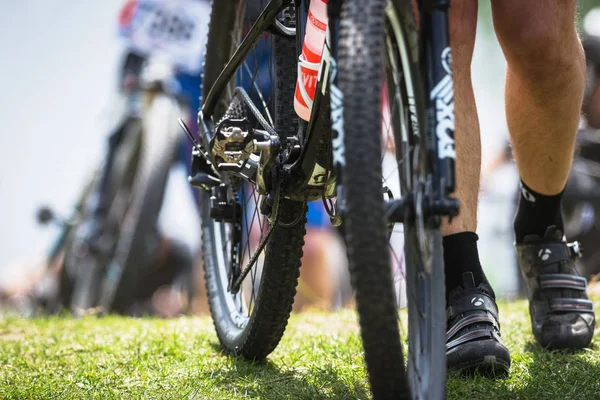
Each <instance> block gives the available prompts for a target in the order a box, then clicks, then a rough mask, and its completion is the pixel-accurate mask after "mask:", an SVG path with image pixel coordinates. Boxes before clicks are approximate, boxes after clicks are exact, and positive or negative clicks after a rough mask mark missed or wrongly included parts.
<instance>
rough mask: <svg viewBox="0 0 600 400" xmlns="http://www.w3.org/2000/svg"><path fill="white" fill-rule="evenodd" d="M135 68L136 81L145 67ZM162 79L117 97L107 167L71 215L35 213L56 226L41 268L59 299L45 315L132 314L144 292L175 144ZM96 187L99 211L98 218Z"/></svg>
mask: <svg viewBox="0 0 600 400" xmlns="http://www.w3.org/2000/svg"><path fill="white" fill-rule="evenodd" d="M130 59H132V58H129V59H128V61H129V60H130ZM133 59H135V57H133ZM134 64H135V62H134ZM137 64H139V65H138V66H137V67H136V68H135V69H136V70H137V69H138V67H139V70H137V71H136V72H135V74H134V75H136V79H138V78H139V76H140V75H143V74H144V72H143V71H145V68H150V67H149V65H147V64H142V63H141V62H138V63H137ZM129 78H132V77H131V76H129ZM167 81H168V77H163V78H161V79H159V78H158V77H156V79H155V78H152V77H151V76H148V77H147V78H146V81H145V83H142V85H141V86H139V85H134V86H132V87H130V88H128V89H127V90H126V91H125V92H124V93H123V96H121V100H122V102H121V103H122V105H123V107H122V109H121V111H120V113H121V115H120V116H119V117H118V118H117V121H118V123H117V124H116V128H115V131H114V132H113V134H112V135H111V140H110V141H111V146H112V147H113V149H112V150H110V151H109V156H108V158H107V160H106V161H105V162H106V163H109V165H110V166H109V167H108V168H107V167H101V168H99V169H98V171H96V172H95V173H94V174H93V175H92V177H91V178H90V179H89V181H88V183H87V184H86V185H85V187H84V190H83V191H82V193H81V195H80V197H79V199H78V201H77V203H76V205H75V208H74V211H73V213H72V215H71V216H70V217H69V218H67V219H61V218H58V217H56V216H55V215H54V213H53V212H52V211H51V210H49V209H46V208H44V209H42V210H40V212H39V213H38V220H39V221H40V222H41V223H47V222H50V221H55V222H58V223H59V225H60V227H61V231H60V234H59V237H58V238H57V240H56V242H55V244H54V245H53V246H52V249H51V251H50V253H49V256H48V265H52V266H54V268H56V269H58V274H59V279H58V281H59V284H58V286H59V287H58V296H57V298H56V299H54V300H50V301H49V304H47V307H48V309H49V311H58V310H60V309H62V308H66V309H68V310H70V311H71V312H72V313H73V314H74V315H77V316H81V315H83V314H85V313H88V312H90V311H98V312H103V313H107V312H118V313H131V312H132V307H133V306H134V304H135V303H136V301H137V300H138V297H139V296H138V295H139V293H142V292H145V291H147V290H148V287H147V286H148V285H149V284H148V282H149V281H150V280H151V279H150V276H149V275H150V274H151V273H152V271H150V270H151V268H150V267H151V266H152V263H153V261H154V259H155V256H156V254H157V251H158V248H159V243H160V240H161V239H160V235H159V232H158V231H157V221H158V215H159V211H160V209H161V207H162V203H163V196H164V192H165V187H166V183H167V179H168V175H169V171H170V168H171V166H172V165H173V163H174V161H175V160H176V157H177V147H178V143H179V134H178V131H177V127H176V126H173V125H172V121H174V120H175V119H176V118H178V117H180V116H181V115H182V112H183V111H182V108H181V104H180V102H179V100H178V99H177V97H176V96H175V95H174V94H173V93H170V92H169V90H168V89H167V88H166V83H165V82H167ZM137 82H138V83H140V82H141V80H138V81H137ZM130 83H131V82H130ZM102 171H105V172H104V173H102ZM103 181H104V182H103ZM100 185H103V186H104V187H105V189H102V190H104V191H105V193H104V194H103V195H102V196H103V199H102V202H103V203H104V206H103V207H104V208H106V211H105V212H103V213H102V215H101V216H98V215H97V213H96V209H97V207H98V204H97V202H98V195H99V191H100V189H99V187H100Z"/></svg>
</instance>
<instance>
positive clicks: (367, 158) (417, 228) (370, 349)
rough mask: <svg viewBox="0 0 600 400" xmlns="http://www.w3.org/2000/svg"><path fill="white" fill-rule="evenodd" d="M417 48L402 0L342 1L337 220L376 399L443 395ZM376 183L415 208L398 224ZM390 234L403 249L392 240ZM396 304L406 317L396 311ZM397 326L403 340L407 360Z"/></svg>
mask: <svg viewBox="0 0 600 400" xmlns="http://www.w3.org/2000/svg"><path fill="white" fill-rule="evenodd" d="M356 32H360V33H361V40H358V39H357V36H356ZM418 54H419V52H418V37H417V30H416V24H415V21H414V17H413V9H412V4H411V1H410V0H393V1H389V2H388V1H386V0H353V1H346V2H344V6H343V8H342V20H341V27H340V42H339V56H338V65H339V89H340V92H341V94H342V95H341V97H342V98H343V107H344V132H343V134H344V144H345V164H344V166H343V188H344V190H343V193H344V196H345V199H344V200H345V208H344V223H345V225H346V228H345V232H346V241H347V248H348V259H349V264H350V272H351V277H352V283H353V286H354V288H355V290H356V303H357V311H358V314H359V319H360V326H361V335H362V339H363V346H364V351H365V361H366V364H367V370H368V373H369V380H370V383H371V388H372V391H373V394H374V397H375V398H376V399H384V398H394V399H396V398H415V399H441V398H444V393H445V373H446V363H445V295H444V275H443V272H444V271H443V264H442V247H441V234H440V230H439V226H440V221H439V218H426V217H424V215H423V214H422V212H421V211H422V209H421V208H420V205H422V204H423V201H425V199H426V196H427V189H428V188H427V184H426V182H427V174H428V168H427V165H426V163H425V157H426V151H425V145H426V142H425V136H424V135H423V134H422V132H424V129H422V127H423V123H424V118H423V116H424V104H425V103H424V102H425V99H424V93H423V89H422V83H421V80H420V77H419V73H418V71H419V68H418V62H419V60H418ZM382 185H383V187H384V188H385V189H384V192H386V193H387V196H388V197H393V198H399V197H404V198H406V199H410V201H411V204H414V206H413V207H408V212H407V213H406V215H405V218H404V223H403V224H402V225H400V224H393V223H390V222H388V221H387V220H386V216H387V214H386V208H385V201H384V196H382ZM398 234H400V237H401V236H404V243H403V245H402V244H401V243H400V244H398V243H397V242H396V243H394V242H395V239H396V237H397V236H398ZM390 239H391V241H390ZM402 247H404V254H402V251H401V250H402ZM384 254H387V255H389V257H386V256H382V255H384ZM403 303H406V304H407V306H408V316H406V314H405V313H404V312H403V311H402V312H400V313H399V311H398V306H399V305H400V304H403ZM400 331H402V336H403V337H404V338H405V339H407V341H408V351H407V352H406V354H407V356H406V363H405V357H404V354H403V351H402V345H401V342H400V337H401V334H400Z"/></svg>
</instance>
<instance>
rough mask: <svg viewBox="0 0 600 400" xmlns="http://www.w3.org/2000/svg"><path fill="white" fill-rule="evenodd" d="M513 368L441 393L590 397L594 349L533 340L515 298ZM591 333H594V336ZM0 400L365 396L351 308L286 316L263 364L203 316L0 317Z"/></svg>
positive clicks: (598, 369)
mask: <svg viewBox="0 0 600 400" xmlns="http://www.w3.org/2000/svg"><path fill="white" fill-rule="evenodd" d="M501 318H502V328H503V337H504V340H505V342H506V343H507V345H508V346H509V348H510V350H511V352H512V356H513V364H512V367H511V371H510V376H509V377H508V378H506V379H502V380H490V379H486V378H483V377H475V378H469V379H464V378H457V377H451V378H450V379H449V381H448V398H450V399H482V398H484V399H514V398H521V399H558V398H560V399H575V398H576V399H597V398H600V351H598V350H597V349H592V350H587V351H583V352H579V353H566V352H547V351H544V350H542V349H540V348H539V347H537V346H536V345H535V344H534V343H533V338H532V336H531V333H530V331H529V321H528V315H527V310H526V303H525V302H515V303H510V304H504V305H502V306H501ZM599 339H600V337H599V336H598V335H596V336H595V341H596V342H598V340H599ZM0 398H2V399H5V398H6V399H29V398H32V399H33V398H36V399H37V398H48V399H50V398H52V399H63V398H64V399H66V398H68V399H90V398H97V399H137V398H144V399H154V398H160V399H211V400H212V399H231V398H234V399H235V398H261V399H288V398H289V399H320V398H331V399H344V398H345V399H355V398H358V399H364V398H369V395H368V385H367V381H366V376H365V370H364V364H363V361H362V358H361V343H360V339H359V336H358V328H357V324H356V319H355V316H354V313H353V312H352V311H342V312H339V313H336V314H322V313H308V314H301V315H295V316H293V318H292V320H291V322H290V325H289V327H288V330H287V332H286V334H285V336H284V339H283V340H282V342H281V344H280V345H279V347H278V348H277V350H276V351H275V352H274V353H273V354H272V355H271V356H270V357H269V360H268V361H267V362H266V363H262V364H258V363H255V364H252V363H248V362H245V361H242V360H237V359H232V358H230V357H227V356H225V355H223V354H221V353H220V352H219V348H218V344H217V339H216V337H215V334H214V331H213V327H212V322H211V320H210V319H209V318H206V317H203V318H183V319H177V320H169V321H164V320H157V319H135V320H134V319H125V318H119V317H107V318H101V319H96V318H94V317H89V318H85V319H82V320H74V319H70V318H59V317H53V318H47V319H46V318H39V319H33V320H26V319H20V318H5V319H2V320H0Z"/></svg>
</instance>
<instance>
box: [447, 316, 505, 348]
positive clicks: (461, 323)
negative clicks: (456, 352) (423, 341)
mask: <svg viewBox="0 0 600 400" xmlns="http://www.w3.org/2000/svg"><path fill="white" fill-rule="evenodd" d="M482 322H484V323H489V324H491V325H492V326H493V328H494V329H496V330H498V331H500V326H499V324H498V322H497V321H496V319H495V318H494V317H493V316H492V315H491V314H489V313H487V312H486V313H485V314H483V313H477V314H471V315H467V316H466V317H464V318H462V319H460V320H458V322H456V324H454V326H453V327H452V328H450V329H449V330H448V332H446V342H447V341H449V340H450V339H452V337H453V336H454V335H456V334H457V333H458V331H460V330H461V329H463V328H466V327H467V326H469V325H473V324H480V323H482Z"/></svg>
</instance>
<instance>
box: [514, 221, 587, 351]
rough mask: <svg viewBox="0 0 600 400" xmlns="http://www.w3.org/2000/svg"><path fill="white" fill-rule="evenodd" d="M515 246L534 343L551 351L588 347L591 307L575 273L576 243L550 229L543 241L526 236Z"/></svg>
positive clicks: (584, 289)
mask: <svg viewBox="0 0 600 400" xmlns="http://www.w3.org/2000/svg"><path fill="white" fill-rule="evenodd" d="M516 247H517V254H518V260H519V267H520V268H521V273H522V274H523V277H524V278H525V280H526V283H527V292H528V297H529V314H530V317H531V326H532V330H533V335H534V336H535V340H536V341H537V342H538V343H539V344H540V345H541V346H543V347H548V348H551V349H581V348H584V347H587V346H588V345H589V344H590V342H591V340H592V336H593V334H594V324H595V317H594V305H593V303H592V302H591V301H590V300H589V297H588V295H587V292H586V288H587V284H586V279H585V278H583V277H581V276H579V274H578V273H577V269H576V261H575V260H576V258H577V257H579V256H580V255H581V251H580V249H579V245H578V243H577V242H575V243H570V244H568V243H567V242H566V241H565V239H564V238H563V234H562V232H561V231H560V230H558V229H556V227H554V226H552V227H549V228H548V229H547V230H546V233H545V235H544V237H543V238H541V237H539V236H527V237H525V239H524V241H523V244H518V245H517V246H516Z"/></svg>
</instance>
